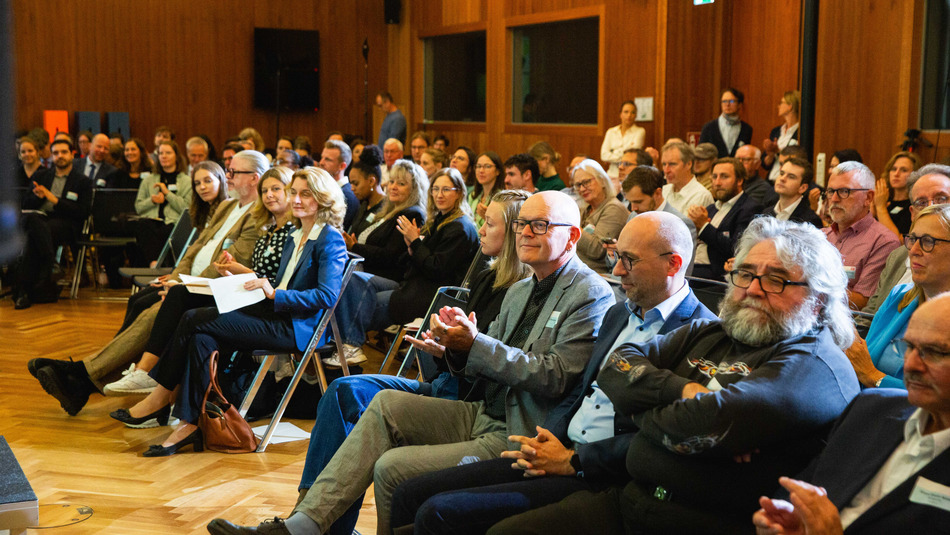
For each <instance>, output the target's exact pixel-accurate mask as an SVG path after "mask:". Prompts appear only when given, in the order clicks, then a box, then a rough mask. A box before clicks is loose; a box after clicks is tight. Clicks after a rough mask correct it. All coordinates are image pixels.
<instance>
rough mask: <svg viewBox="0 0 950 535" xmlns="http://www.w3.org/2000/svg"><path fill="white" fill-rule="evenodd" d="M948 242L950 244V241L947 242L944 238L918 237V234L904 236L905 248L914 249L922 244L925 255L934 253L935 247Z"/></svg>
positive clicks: (926, 235)
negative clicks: (916, 245) (918, 244)
mask: <svg viewBox="0 0 950 535" xmlns="http://www.w3.org/2000/svg"><path fill="white" fill-rule="evenodd" d="M941 241H942V242H947V243H950V240H945V239H943V238H934V237H933V236H931V235H930V234H924V235H922V236H918V235H916V234H904V247H907V249H908V250H910V249H912V248H913V247H914V244H915V243H917V242H920V249H921V250H922V251H923V252H925V253H930V252H933V250H934V246H935V245H937V242H941Z"/></svg>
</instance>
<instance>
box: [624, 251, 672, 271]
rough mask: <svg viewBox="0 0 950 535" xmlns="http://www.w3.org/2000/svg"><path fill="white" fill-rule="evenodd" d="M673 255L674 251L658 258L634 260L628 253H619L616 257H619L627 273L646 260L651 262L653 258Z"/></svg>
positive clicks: (659, 255)
mask: <svg viewBox="0 0 950 535" xmlns="http://www.w3.org/2000/svg"><path fill="white" fill-rule="evenodd" d="M671 254H673V251H670V252H668V253H662V254H658V255H656V256H650V257H647V258H634V257H632V256H630V255H629V254H627V253H617V254H616V255H615V256H616V257H617V259H618V260H620V263H621V264H622V265H623V269H624V270H625V271H630V270H631V269H633V266H635V265H637V264H639V263H640V262H643V261H644V260H651V259H653V258H660V257H661V256H667V255H671Z"/></svg>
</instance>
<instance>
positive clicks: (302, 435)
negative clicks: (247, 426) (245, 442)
mask: <svg viewBox="0 0 950 535" xmlns="http://www.w3.org/2000/svg"><path fill="white" fill-rule="evenodd" d="M251 431H253V432H254V436H256V437H257V438H263V437H264V432H265V431H267V425H262V426H259V427H255V428H253V429H251ZM308 438H310V433H308V432H306V431H304V430H303V429H301V428H299V427H297V426H296V425H294V424H292V423H290V422H278V423H277V427H276V428H274V434H273V435H271V437H270V443H271V444H280V443H282V442H292V441H294V440H306V439H308Z"/></svg>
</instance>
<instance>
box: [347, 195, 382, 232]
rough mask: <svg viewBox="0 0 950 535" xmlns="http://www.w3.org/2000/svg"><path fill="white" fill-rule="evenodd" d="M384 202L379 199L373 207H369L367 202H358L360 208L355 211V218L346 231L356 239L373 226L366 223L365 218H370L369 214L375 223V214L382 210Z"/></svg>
mask: <svg viewBox="0 0 950 535" xmlns="http://www.w3.org/2000/svg"><path fill="white" fill-rule="evenodd" d="M384 202H385V199H381V200H380V201H379V202H378V203H376V204H374V205H373V206H369V202H368V201H366V200H362V201H360V207H359V209H358V210H357V211H356V217H354V218H353V224H352V225H350V226H349V228H347V229H346V231H347V232H349V233H350V234H352V235H353V236H356V237H357V238H358V237H359V235H360V234H361V233H362V232H363V231H364V230H366V229H367V228H368V227H369V226H370V225H372V224H373V222H372V221H367V218H368V217H369V216H370V214H372V215H373V221H376V214H378V213H379V211H380V209H382V207H383V203H384Z"/></svg>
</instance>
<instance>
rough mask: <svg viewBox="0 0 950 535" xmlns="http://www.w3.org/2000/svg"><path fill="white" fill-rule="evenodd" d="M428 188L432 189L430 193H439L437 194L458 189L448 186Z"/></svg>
mask: <svg viewBox="0 0 950 535" xmlns="http://www.w3.org/2000/svg"><path fill="white" fill-rule="evenodd" d="M429 190H430V191H432V195H439V194H447V193H450V192H453V191H458V190H459V189H458V188H449V187H444V188H439V187H436V186H432V187H431V188H429Z"/></svg>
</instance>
